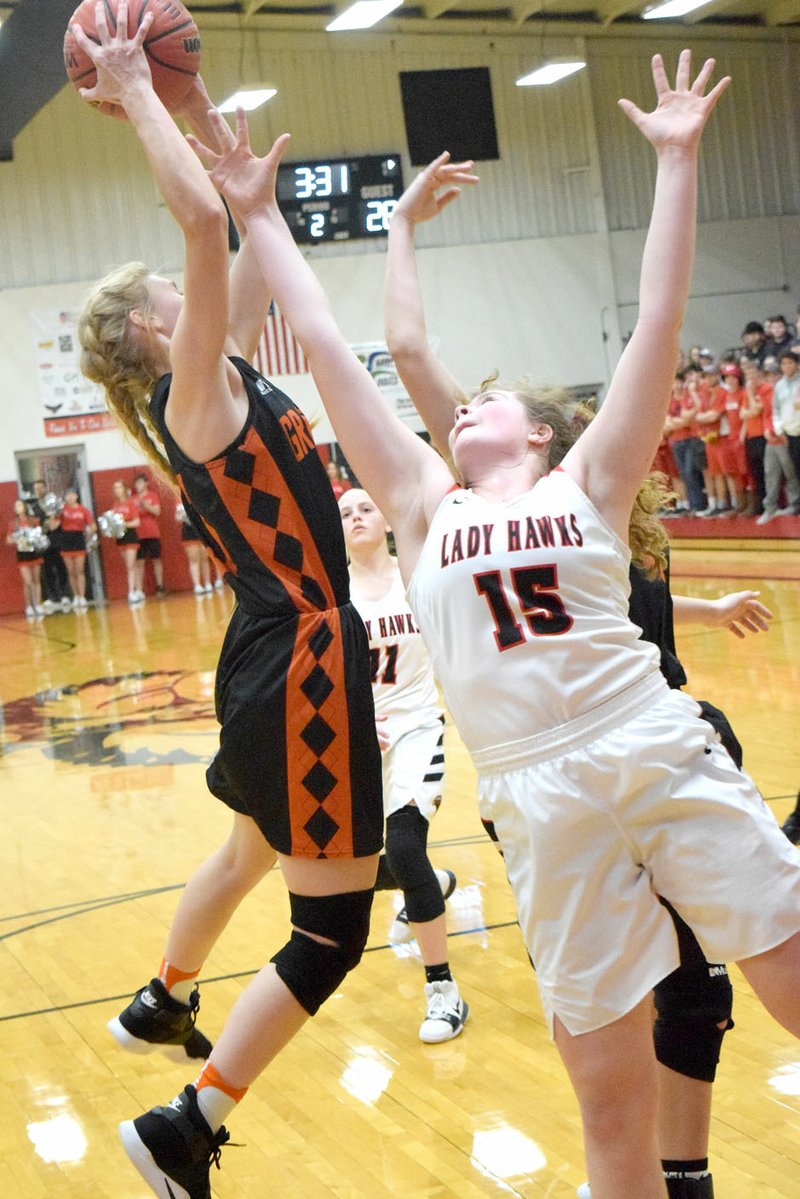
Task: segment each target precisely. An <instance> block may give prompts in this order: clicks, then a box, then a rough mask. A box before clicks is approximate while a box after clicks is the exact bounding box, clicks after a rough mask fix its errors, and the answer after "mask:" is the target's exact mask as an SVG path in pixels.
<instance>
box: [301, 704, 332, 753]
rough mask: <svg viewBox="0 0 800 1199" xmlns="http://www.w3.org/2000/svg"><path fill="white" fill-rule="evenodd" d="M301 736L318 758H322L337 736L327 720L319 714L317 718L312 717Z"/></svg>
mask: <svg viewBox="0 0 800 1199" xmlns="http://www.w3.org/2000/svg"><path fill="white" fill-rule="evenodd" d="M300 736H301V737H302V738H303V740H304V741H305V743H306V745H307V746H308V748H309V749H310V750H311V752H312V754H316V755H317V757H318V758H321V757H322V755H323V754H324V753H325V750H326V749H327V748H328V746H329V745H330V743H331V741H333V740H334V738H335V736H336V734H335V733H334V731H333V729H332V728H331V726H330V725H329V724H328V722H327V720H323V719H322V717H321V716H320V714H319V713H317V715H316V716H312V718H311V720H309V722H308V724H307V725H306V727H305V728H304V729H303V731H302V733H301V734H300Z"/></svg>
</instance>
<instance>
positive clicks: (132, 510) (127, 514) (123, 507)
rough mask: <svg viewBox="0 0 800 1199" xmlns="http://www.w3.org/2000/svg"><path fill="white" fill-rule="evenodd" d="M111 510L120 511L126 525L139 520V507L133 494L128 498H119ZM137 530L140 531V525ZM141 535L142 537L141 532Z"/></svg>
mask: <svg viewBox="0 0 800 1199" xmlns="http://www.w3.org/2000/svg"><path fill="white" fill-rule="evenodd" d="M111 511H112V512H119V513H120V514H121V515H122V518H123V520H124V521H125V524H126V525H127V524H130V523H131V521H134V520H138V517H139V507H138V505H137V503H136V501H135V500H134V498H133V496H132V495H131V496H128V498H127V500H117V502H116V503H115V504H112V505H111ZM136 531H137V533H139V528H138V527H137V529H136ZM139 536H140V537H141V533H139Z"/></svg>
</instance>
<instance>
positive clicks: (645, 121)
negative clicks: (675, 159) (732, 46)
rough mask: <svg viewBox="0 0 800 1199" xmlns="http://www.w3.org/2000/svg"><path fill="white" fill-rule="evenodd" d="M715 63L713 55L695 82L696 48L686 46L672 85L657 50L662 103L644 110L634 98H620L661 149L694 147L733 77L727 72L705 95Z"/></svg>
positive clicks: (655, 59) (655, 72) (655, 79)
mask: <svg viewBox="0 0 800 1199" xmlns="http://www.w3.org/2000/svg"><path fill="white" fill-rule="evenodd" d="M715 65H716V63H715V60H714V59H713V58H707V59H706V61H705V62H704V63H703V65H702V67H701V68H700V71H699V73H698V75H697V78H696V79H695V81H694V83H692V82H691V77H692V74H691V72H692V52H691V50H682V51H681V54H680V58H679V59H678V69H677V72H676V75H675V87H674V88H671V87H670V85H669V80H668V79H667V72H666V70H665V68H664V62H663V60H662V58H661V55H660V54H655V55H654V56H653V60H652V68H653V83H654V84H655V88H656V96H657V98H658V103H657V104H656V107H655V109H654V110H653V112H643V111H642V110H641V108H638V107H637V106H636V105H635V104H634V103H633V102H632V101H631V100H620V101H619V106H620V108H621V109H622V111H623V112H624V113H625V115H626V116H628V117H629V118H630V119H631V120H632V121H633V123H634V125H635V126H636V128H637V129H638V130H640V132H641V133H643V134H644V136H645V137H646V138H647V140H648V141H649V142H650V143H651V144H652V145H653V146H654V147H655V149H656V150H657V151H659V150H663V149H665V148H666V147H673V148H676V149H687V150H689V149H694V148H695V147H696V146H697V144H698V142H699V141H700V135H701V133H702V132H703V127H704V125H705V123H706V121H707V120H708V118H709V116H710V115H711V112H712V110H713V108H714V106H715V104H716V103H717V101H718V100H719V98H720V96H721V95H722V93H723V92H724V91H725V89H726V88H727V87H728V85H729V83H730V81H731V80H730V76H729V75H726V76H725V77H724V79H720V81H719V83H717V84H716V86H715V87H713V88H712V89H711V91H710V92H709V93H708V95H707V96H706V95H704V92H705V90H706V87H707V85H708V81H709V80H710V78H711V75H712V73H713V71H714V67H715Z"/></svg>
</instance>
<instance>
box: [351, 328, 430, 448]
mask: <svg viewBox="0 0 800 1199" xmlns="http://www.w3.org/2000/svg"><path fill="white" fill-rule="evenodd" d="M351 349H352V350H353V353H354V354H355V355H356V357H357V358H358V359H359V361H360V362H363V363H364V366H365V367H366V368H367V370H368V371H369V373H370V374H371V375H372V378H373V379H374V380H375V383H376V384H377V386H378V390H379V391H380V393H381V395H382V396H383V397H384V399H385V400H386V402H387V403H388V405H389V407H390V408H391V409H392V411H393V412H394V414H395V416H398V417H399V418H400V420H401V421H403V423H404V424H406V425H408V427H409V428H410V429H412V430H413V431H414V432H415V433H422V432H423V431H424V429H425V426H424V425H423V423H422V421H421V420H420V417H419V413H418V412H417V410H416V408H415V407H414V405H413V404H412V403H411V400H410V399H409V397H408V392H407V391H406V389H405V387H403V384H402V383H401V382H400V380H399V378H398V377H397V370H396V368H395V365H394V359H393V358H392V356H391V354H390V353H389V351H388V350H387V348H386V344H385V342H380V341H366V342H362V343H361V344H360V345H354V346H351Z"/></svg>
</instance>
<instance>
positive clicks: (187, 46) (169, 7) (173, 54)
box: [64, 0, 200, 116]
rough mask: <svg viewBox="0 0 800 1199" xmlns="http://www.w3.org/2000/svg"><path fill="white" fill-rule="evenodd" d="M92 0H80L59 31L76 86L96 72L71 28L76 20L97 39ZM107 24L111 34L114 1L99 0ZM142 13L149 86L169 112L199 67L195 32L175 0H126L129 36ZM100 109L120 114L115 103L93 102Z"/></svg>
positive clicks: (87, 82) (88, 81) (89, 84)
mask: <svg viewBox="0 0 800 1199" xmlns="http://www.w3.org/2000/svg"><path fill="white" fill-rule="evenodd" d="M95 4H96V0H83V2H82V3H81V4H79V5H78V7H77V8H76V9H75V12H74V13H73V14H72V16H71V17H70V21H69V25H68V27H67V32H66V34H65V35H64V64H65V66H66V68H67V75H68V76H69V78H70V81H71V82H72V83H73V84H74V85H75V87H76V88H82V87H94V85H95V81H96V79H97V73H96V71H95V69H94V63H93V62H92V60H91V59H90V58H89V57H88V55H86V54H84V53H83V51H82V50H81V48H80V46H79V45H78V43H77V41H76V40H75V36H74V34H73V33H72V26H73V25H76V24H77V25H80V26H81V28H82V29H83V30H84V32H85V34H86V36H87V37H88V38H90V39H91V40H92V41H93V42H98V43H99V40H100V39H99V38H98V36H97V28H96V26H95ZM103 7H104V8H105V10H106V16H107V19H108V28H109V30H110V31H111V33H114V32H116V28H117V0H103ZM147 13H152V14H153V23H152V25H151V26H150V30H149V32H148V34H147V39H146V41H145V43H144V49H145V53H146V54H147V61H148V62H149V64H150V72H151V74H152V76H153V88H154V89H155V91H156V93H157V94H158V96H159V97H160V98H161V100H162V102H163V103H164V105H165V107H166V108H168V109H170V111H172V110H173V109H175V108H177V107H178V106H179V105H180V104H181V102H182V101H183V100H185V98H186V96H187V94H188V92H189V90H190V88H191V86H192V82H193V80H194V78H195V76H196V75H197V72H198V71H199V70H200V35H199V33H198V32H197V26H196V25H195V23H194V20H193V18H192V15H191V13H190V12H189V11H188V9H187V8H185V7H184V5H183V4H181V3H180V0H129V3H128V35H129V36H130V37H133V35H134V34H135V33H136V30H137V29H138V28H139V26H140V25H141V23H142V21H143V20H144V17H145V15H146V14H147ZM96 107H97V108H98V109H99V111H100V112H106V113H108V114H109V115H111V116H123V115H124V114H123V113H122V110H121V109H120V108H119V106H118V105H116V104H106V103H103V104H98V105H97V106H96Z"/></svg>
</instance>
